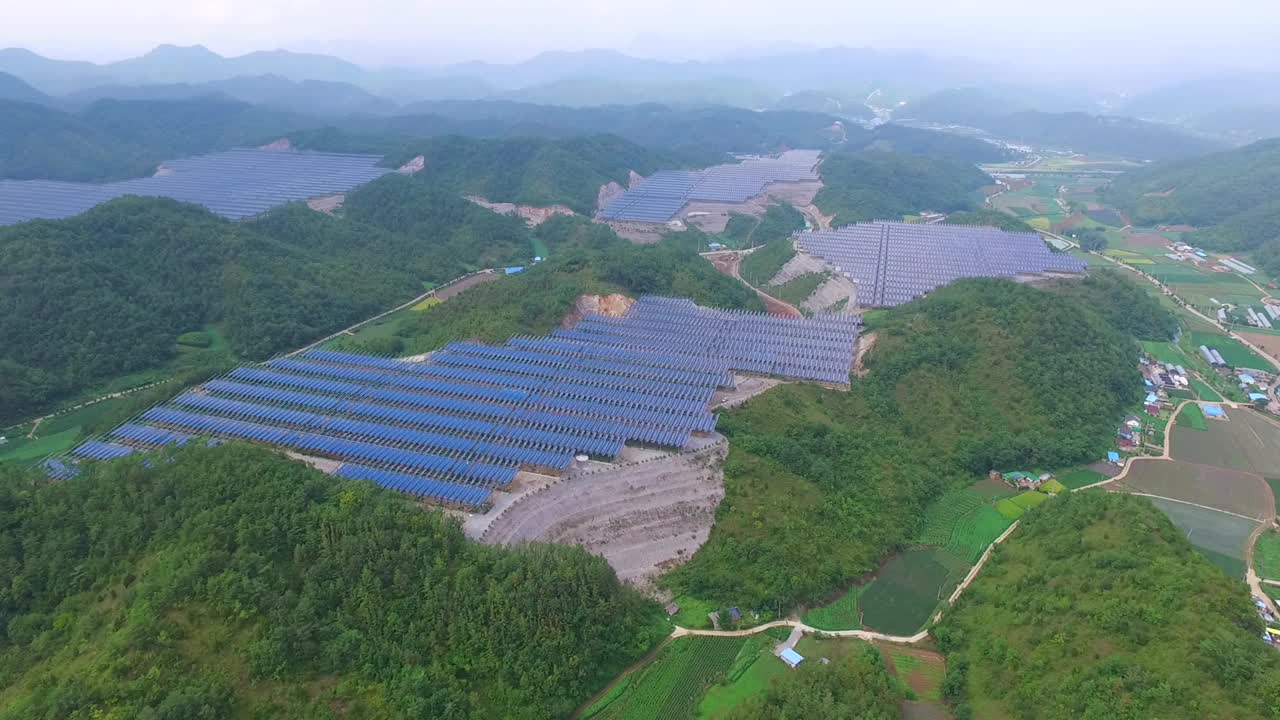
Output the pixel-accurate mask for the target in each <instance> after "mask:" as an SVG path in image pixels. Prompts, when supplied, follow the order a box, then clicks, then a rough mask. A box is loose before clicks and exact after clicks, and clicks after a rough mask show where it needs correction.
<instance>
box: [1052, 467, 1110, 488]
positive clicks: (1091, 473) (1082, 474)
mask: <svg viewBox="0 0 1280 720" xmlns="http://www.w3.org/2000/svg"><path fill="white" fill-rule="evenodd" d="M1106 479H1107V476H1106V475H1103V474H1102V473H1100V472H1098V471H1097V470H1088V469H1084V470H1075V471H1073V472H1069V473H1067V474H1065V475H1061V476H1059V477H1058V482H1060V483H1062V484H1063V485H1066V486H1067V489H1068V490H1075V489H1077V488H1082V487H1085V486H1086V485H1093V484H1094V483H1100V482H1102V481H1103V480H1106Z"/></svg>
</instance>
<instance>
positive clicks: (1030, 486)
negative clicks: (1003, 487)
mask: <svg viewBox="0 0 1280 720" xmlns="http://www.w3.org/2000/svg"><path fill="white" fill-rule="evenodd" d="M1001 479H1003V480H1004V481H1005V482H1007V483H1009V484H1010V485H1012V486H1014V487H1016V488H1018V489H1019V490H1035V489H1036V488H1038V487H1040V479H1039V478H1037V477H1036V476H1035V475H1032V474H1031V473H1027V472H1023V471H1021V470H1014V471H1013V472H1007V473H1005V474H1004V475H1002V476H1001Z"/></svg>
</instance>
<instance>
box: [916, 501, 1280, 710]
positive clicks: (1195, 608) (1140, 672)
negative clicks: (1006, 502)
mask: <svg viewBox="0 0 1280 720" xmlns="http://www.w3.org/2000/svg"><path fill="white" fill-rule="evenodd" d="M1261 633H1262V624H1261V622H1260V620H1259V619H1258V616H1257V613H1256V611H1255V610H1254V608H1253V606H1252V604H1251V603H1250V602H1249V595H1248V593H1247V592H1246V590H1245V588H1244V587H1243V586H1242V585H1241V584H1240V582H1239V580H1238V579H1233V578H1228V577H1227V576H1226V575H1223V574H1222V572H1221V571H1220V570H1218V569H1217V568H1216V567H1214V566H1213V565H1212V564H1210V563H1209V561H1208V560H1205V559H1204V558H1203V557H1202V556H1201V555H1200V554H1199V553H1198V552H1196V551H1194V550H1193V549H1192V547H1191V545H1190V543H1188V542H1187V540H1186V539H1185V538H1184V537H1183V533H1182V531H1180V530H1178V529H1176V528H1175V527H1174V526H1173V524H1172V523H1170V522H1169V519H1168V518H1167V517H1166V516H1165V515H1164V513H1162V512H1160V511H1159V510H1157V509H1155V508H1154V507H1152V506H1151V504H1150V503H1149V502H1148V501H1147V500H1146V499H1145V498H1138V497H1133V496H1129V495H1123V494H1119V493H1106V492H1098V491H1094V492H1086V493H1073V494H1068V495H1067V496H1065V497H1059V498H1058V499H1056V500H1053V501H1051V502H1049V503H1046V504H1044V505H1042V506H1040V507H1039V508H1037V509H1034V510H1031V511H1030V512H1029V513H1027V515H1026V516H1025V517H1024V518H1023V520H1022V526H1021V527H1019V528H1018V530H1017V532H1016V533H1014V535H1012V536H1011V537H1010V538H1009V539H1008V540H1007V541H1006V542H1005V543H1004V544H1003V545H1001V546H999V547H998V548H997V549H996V551H995V554H994V555H993V557H992V559H991V562H989V563H988V564H987V566H986V567H985V568H984V569H983V571H982V574H981V575H979V576H978V579H977V580H976V581H975V582H974V583H973V585H971V586H970V587H969V589H968V590H967V591H966V592H965V594H964V595H963V596H962V597H961V598H960V600H959V601H958V602H957V603H956V605H955V607H953V608H952V609H951V611H950V612H948V613H947V614H946V616H945V617H944V619H943V621H942V624H941V625H940V626H939V627H938V628H936V629H935V634H936V636H937V637H938V640H939V643H940V645H941V647H942V650H943V651H944V652H946V654H947V681H946V686H945V688H946V691H947V693H948V695H949V700H951V701H952V702H953V703H955V704H956V705H955V711H956V717H957V719H958V720H971V719H976V718H991V717H1021V718H1034V719H1036V720H1077V719H1078V718H1086V719H1089V718H1099V719H1101V718H1106V719H1107V720H1147V719H1148V718H1197V719H1201V720H1219V719H1222V720H1225V719H1226V718H1232V719H1234V720H1249V719H1252V718H1258V719H1261V718H1272V717H1275V713H1276V708H1277V707H1280V657H1277V655H1276V653H1275V651H1274V650H1272V649H1271V648H1269V647H1267V645H1266V644H1264V643H1262V642H1261V641H1259V640H1258V635H1260V634H1261Z"/></svg>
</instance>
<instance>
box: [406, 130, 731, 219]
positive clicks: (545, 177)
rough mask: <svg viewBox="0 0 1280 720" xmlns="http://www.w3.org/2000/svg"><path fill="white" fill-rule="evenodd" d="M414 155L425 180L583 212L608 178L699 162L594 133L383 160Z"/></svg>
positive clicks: (426, 150)
mask: <svg viewBox="0 0 1280 720" xmlns="http://www.w3.org/2000/svg"><path fill="white" fill-rule="evenodd" d="M418 155H421V156H423V158H424V159H425V161H426V169H425V170H424V171H423V172H422V173H420V176H421V178H422V180H423V181H424V182H430V183H431V184H432V185H435V186H438V187H444V188H447V189H449V190H452V191H454V192H455V193H457V194H459V195H479V196H481V197H484V198H485V199H487V200H490V201H493V202H512V203H519V204H522V205H554V204H560V205H567V206H569V208H571V209H572V210H574V211H575V212H579V213H582V214H584V215H590V214H592V213H593V212H595V209H596V200H597V197H598V195H599V193H600V188H601V187H602V186H603V185H605V184H606V183H609V182H617V183H619V184H621V185H622V186H623V187H626V186H627V185H629V184H630V183H631V173H632V172H636V173H639V174H641V175H651V174H653V173H654V171H656V170H660V169H663V168H671V167H679V166H685V165H688V164H689V163H690V161H691V160H696V158H682V157H679V156H677V155H664V154H662V153H658V152H654V151H652V150H646V149H645V148H642V147H640V146H638V145H636V144H634V143H631V142H628V141H626V140H623V139H621V138H619V137H617V136H615V135H595V136H590V137H574V138H569V139H566V140H547V139H534V138H516V139H511V140H478V139H474V138H465V137H460V136H450V137H441V138H432V139H427V140H419V141H416V142H412V143H410V144H408V145H406V146H405V147H403V148H399V149H397V150H396V151H394V152H392V153H391V154H390V155H389V156H388V161H389V162H390V164H392V165H400V164H402V163H404V162H407V161H408V160H410V159H411V158H414V157H416V156H418ZM702 159H704V160H714V159H715V158H702Z"/></svg>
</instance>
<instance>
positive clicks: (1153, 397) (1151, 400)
mask: <svg viewBox="0 0 1280 720" xmlns="http://www.w3.org/2000/svg"><path fill="white" fill-rule="evenodd" d="M1146 402H1147V404H1148V405H1154V404H1156V403H1158V402H1160V398H1158V397H1156V394H1155V393H1147V401H1146Z"/></svg>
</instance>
